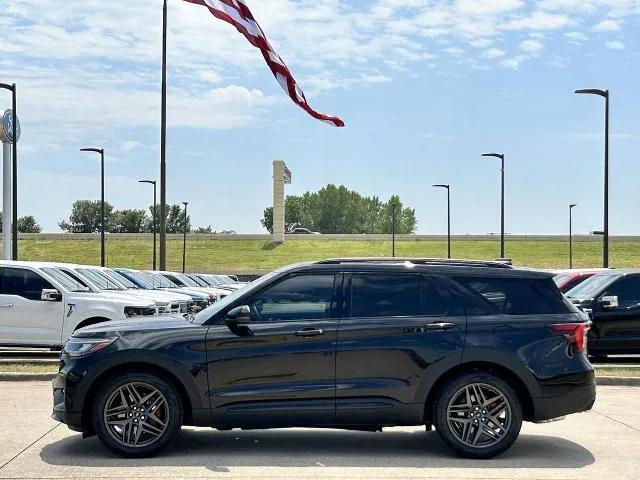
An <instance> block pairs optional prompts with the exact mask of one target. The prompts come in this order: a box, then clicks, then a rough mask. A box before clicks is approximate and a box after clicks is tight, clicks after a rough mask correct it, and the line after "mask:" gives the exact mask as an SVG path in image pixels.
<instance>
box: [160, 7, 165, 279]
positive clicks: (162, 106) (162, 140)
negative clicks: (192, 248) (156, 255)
mask: <svg viewBox="0 0 640 480" xmlns="http://www.w3.org/2000/svg"><path fill="white" fill-rule="evenodd" d="M161 90H162V92H161V100H160V110H161V112H160V270H166V269H167V163H166V153H167V0H164V2H163V6H162V89H161Z"/></svg>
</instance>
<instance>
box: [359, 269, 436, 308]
mask: <svg viewBox="0 0 640 480" xmlns="http://www.w3.org/2000/svg"><path fill="white" fill-rule="evenodd" d="M446 310H447V308H446V305H445V303H444V301H443V299H442V297H440V295H439V294H438V292H437V290H436V288H435V287H434V285H433V283H432V282H431V281H430V280H429V279H427V278H425V277H423V276H421V275H403V274H397V275H394V274H379V275H378V274H353V275H352V277H351V317H352V318H376V317H416V316H433V315H443V314H444V313H446Z"/></svg>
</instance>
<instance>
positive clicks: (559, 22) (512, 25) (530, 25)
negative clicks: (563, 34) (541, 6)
mask: <svg viewBox="0 0 640 480" xmlns="http://www.w3.org/2000/svg"><path fill="white" fill-rule="evenodd" d="M570 24H571V20H570V19H569V17H568V16H567V15H565V14H556V13H548V12H544V11H540V10H537V11H535V12H533V13H532V14H530V15H528V16H525V17H519V18H516V19H514V20H511V21H509V22H507V23H505V24H503V25H502V28H504V29H505V30H557V29H559V28H562V27H565V26H567V25H570Z"/></svg>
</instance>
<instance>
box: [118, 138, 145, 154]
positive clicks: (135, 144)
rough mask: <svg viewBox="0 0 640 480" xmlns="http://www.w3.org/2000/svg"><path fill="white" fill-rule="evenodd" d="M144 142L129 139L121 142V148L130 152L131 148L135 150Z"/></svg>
mask: <svg viewBox="0 0 640 480" xmlns="http://www.w3.org/2000/svg"><path fill="white" fill-rule="evenodd" d="M141 145H142V144H141V143H140V142H136V141H135V140H127V141H126V142H122V143H121V144H120V150H122V151H123V152H129V151H131V150H135V149H136V148H138V147H140V146H141Z"/></svg>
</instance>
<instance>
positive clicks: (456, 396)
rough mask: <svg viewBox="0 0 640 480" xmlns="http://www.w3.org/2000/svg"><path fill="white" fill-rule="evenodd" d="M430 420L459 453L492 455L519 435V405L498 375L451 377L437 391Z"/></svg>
mask: <svg viewBox="0 0 640 480" xmlns="http://www.w3.org/2000/svg"><path fill="white" fill-rule="evenodd" d="M433 423H434V425H435V427H436V429H437V431H438V433H439V434H440V437H441V438H442V440H443V441H444V443H445V444H446V445H447V446H448V447H449V448H451V449H452V450H453V451H454V452H455V453H457V454H458V455H461V456H464V457H468V458H491V457H494V456H495V455H498V454H500V453H502V452H504V451H505V450H507V449H508V448H509V447H511V445H513V442H515V440H516V438H518V435H519V433H520V427H521V426H522V405H521V403H520V400H519V399H518V396H517V394H516V393H515V391H514V390H513V388H511V386H510V385H509V384H508V383H507V382H505V381H504V380H502V379H501V378H500V377H498V376H496V375H493V374H490V373H470V374H464V375H461V376H458V377H455V378H453V379H452V380H450V381H449V382H448V383H447V384H446V385H445V386H444V387H443V388H442V390H441V391H440V393H439V394H438V397H437V399H436V402H435V405H434V412H433Z"/></svg>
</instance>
